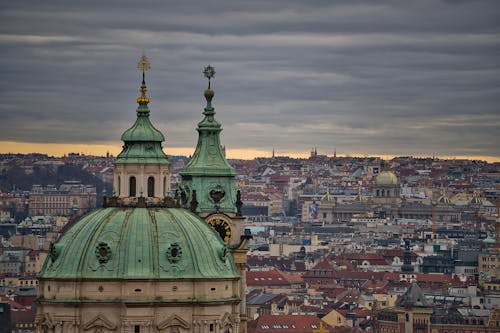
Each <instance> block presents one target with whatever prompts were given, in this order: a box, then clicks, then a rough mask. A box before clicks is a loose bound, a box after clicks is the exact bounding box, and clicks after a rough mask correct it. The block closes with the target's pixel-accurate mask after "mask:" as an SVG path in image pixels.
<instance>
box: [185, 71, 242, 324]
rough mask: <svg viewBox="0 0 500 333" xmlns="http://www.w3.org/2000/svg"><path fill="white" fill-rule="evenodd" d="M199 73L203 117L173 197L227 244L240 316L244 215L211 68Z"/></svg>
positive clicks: (213, 73)
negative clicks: (237, 280) (237, 279)
mask: <svg viewBox="0 0 500 333" xmlns="http://www.w3.org/2000/svg"><path fill="white" fill-rule="evenodd" d="M203 74H204V75H205V77H206V78H207V79H208V88H207V89H206V90H205V93H204V95H205V99H206V101H207V104H206V107H205V109H204V111H203V115H204V118H203V120H202V121H201V122H199V123H198V128H197V129H196V130H197V131H198V143H197V145H196V149H195V152H194V154H193V156H192V157H191V159H190V160H189V162H188V164H187V165H186V166H185V167H184V168H183V169H182V170H181V172H180V175H181V177H182V183H181V185H180V186H179V189H178V190H177V193H176V196H177V198H178V200H179V201H180V202H181V204H182V205H183V206H185V207H186V208H189V209H191V211H192V212H194V213H196V214H198V215H199V216H200V217H202V218H203V219H205V221H206V222H207V224H208V225H210V226H211V227H212V228H213V229H214V230H215V231H216V232H217V233H218V234H219V236H220V237H221V239H222V240H223V241H224V242H226V243H227V244H228V246H229V249H230V251H231V253H232V255H233V258H234V262H235V264H236V269H237V271H238V273H240V274H241V280H240V288H241V297H242V301H241V304H240V306H241V309H240V313H241V314H242V316H244V314H245V313H246V309H245V308H246V306H245V303H246V301H245V299H244V295H245V291H246V290H245V289H246V281H245V270H246V263H247V259H246V253H247V250H248V248H247V243H248V240H249V239H250V238H251V236H250V235H248V234H246V233H245V232H244V228H243V221H244V220H245V218H244V217H243V216H242V214H241V206H242V202H241V194H240V191H239V190H237V189H236V186H235V183H234V177H235V175H236V172H235V170H234V168H233V167H232V166H231V165H230V164H229V162H228V161H227V160H226V157H225V154H224V152H223V149H222V147H221V143H220V132H221V131H222V126H221V124H220V123H219V122H218V121H217V120H216V119H215V109H214V108H213V106H212V99H213V97H214V91H213V90H212V88H211V80H212V79H213V77H214V75H215V70H214V68H213V67H212V66H210V65H209V66H207V67H206V68H205V70H204V71H203ZM242 321H243V322H242V325H240V327H241V328H246V323H245V322H244V321H246V319H245V318H244V317H242ZM241 332H244V331H241Z"/></svg>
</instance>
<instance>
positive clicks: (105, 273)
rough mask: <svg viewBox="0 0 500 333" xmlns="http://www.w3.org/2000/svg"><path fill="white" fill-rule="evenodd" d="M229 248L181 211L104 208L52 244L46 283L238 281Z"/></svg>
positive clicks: (44, 270) (93, 213)
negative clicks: (108, 280)
mask: <svg viewBox="0 0 500 333" xmlns="http://www.w3.org/2000/svg"><path fill="white" fill-rule="evenodd" d="M238 277H239V275H238V274H237V272H236V269H235V266H234V262H233V259H232V257H231V255H230V254H229V251H228V248H227V245H226V244H225V243H224V242H223V241H222V240H221V239H220V237H219V236H218V235H217V234H216V233H215V232H214V231H213V230H212V228H210V227H209V226H208V225H207V224H206V223H205V222H204V221H202V220H201V219H200V218H199V217H198V216H197V215H195V214H193V213H191V212H190V211H188V210H185V209H181V208H101V209H97V210H95V211H93V212H91V213H89V214H87V215H86V216H84V217H83V218H82V219H80V220H79V221H77V222H76V223H75V224H73V225H72V226H71V227H70V228H69V229H68V230H66V231H65V232H64V233H63V234H62V235H61V237H60V238H59V239H58V240H57V242H56V243H55V244H53V245H52V246H51V249H50V253H49V256H48V257H47V259H46V261H45V264H44V267H43V269H42V272H41V278H44V279H51V278H56V279H182V278H189V279H198V278H200V279H201V278H203V279H204V278H214V279H222V278H238Z"/></svg>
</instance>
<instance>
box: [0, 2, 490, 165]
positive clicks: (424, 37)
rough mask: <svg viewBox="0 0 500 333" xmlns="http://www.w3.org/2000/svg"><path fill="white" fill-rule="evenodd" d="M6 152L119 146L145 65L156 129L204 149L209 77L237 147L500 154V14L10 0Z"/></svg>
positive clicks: (228, 140)
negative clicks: (211, 72)
mask: <svg viewBox="0 0 500 333" xmlns="http://www.w3.org/2000/svg"><path fill="white" fill-rule="evenodd" d="M0 19H1V20H2V23H3V24H2V29H1V31H0V45H1V47H2V53H1V54H0V57H1V60H2V67H1V69H0V70H1V75H2V80H1V81H0V84H1V86H0V87H1V89H0V97H1V101H0V114H1V119H2V121H1V122H0V141H18V142H35V143H75V144H77V143H91V144H101V143H109V142H117V141H118V140H119V136H120V134H121V133H122V132H123V131H124V130H125V129H126V128H127V127H128V126H130V125H131V123H132V122H133V120H134V118H135V113H134V110H135V97H137V95H138V87H139V81H140V75H139V73H138V71H137V70H136V69H135V66H136V63H137V60H138V58H139V57H140V55H141V54H142V52H143V51H144V52H146V54H147V55H148V57H149V58H150V60H151V63H152V70H151V71H150V72H148V76H147V81H148V87H149V95H150V97H151V104H150V107H151V109H152V119H153V121H154V123H155V125H156V126H157V127H158V128H159V129H161V130H162V131H163V132H164V133H165V134H166V137H167V143H166V145H167V146H169V147H194V145H195V142H196V139H197V137H196V132H195V131H194V127H195V126H196V123H197V122H198V121H199V120H200V119H201V111H202V107H203V104H204V101H203V97H202V92H203V89H204V88H205V87H206V81H205V80H204V78H203V77H202V74H201V71H202V69H203V66H204V65H206V64H208V63H211V64H213V65H214V66H215V68H216V71H217V74H216V77H215V83H214V86H215V92H216V96H215V99H214V105H215V107H216V110H217V117H218V119H219V120H220V121H221V122H222V123H223V126H224V132H223V141H224V143H225V144H226V146H227V147H228V148H232V149H244V148H247V149H256V150H268V151H271V149H272V148H273V147H275V148H276V149H277V151H278V152H280V151H281V152H300V151H307V150H309V149H310V148H311V147H313V146H315V147H318V150H319V151H320V152H322V153H327V154H332V153H333V151H334V149H335V148H336V150H337V152H341V153H344V154H396V155H398V154H402V155H433V154H437V155H448V156H449V155H488V156H497V157H498V156H500V148H499V147H500V146H499V145H498V142H500V135H499V134H498V133H499V132H500V131H499V128H500V126H499V125H500V5H499V4H498V1H496V0H492V1H451V0H450V1H437V0H435V1H430V0H420V1H414V2H402V1H377V2H374V1H369V0H366V1H352V0H351V1H335V2H333V1H320V0H318V1H311V0H310V1H290V0H287V1H277V0H274V1H270V0H262V1H260V0H253V1H210V2H207V1H204V2H195V1H189V2H188V3H181V1H175V2H174V1H154V2H141V3H137V2H136V1H133V2H132V1H105V2H103V1H71V2H68V1H43V2H40V1H10V2H7V3H4V4H2V9H1V11H0Z"/></svg>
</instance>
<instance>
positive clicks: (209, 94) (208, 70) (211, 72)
mask: <svg viewBox="0 0 500 333" xmlns="http://www.w3.org/2000/svg"><path fill="white" fill-rule="evenodd" d="M203 75H204V76H205V77H206V78H207V79H208V88H207V90H205V94H204V95H205V98H206V100H207V102H208V104H209V105H210V103H211V102H212V98H213V97H214V91H213V90H212V89H211V88H210V83H211V79H212V78H213V77H214V76H215V68H213V67H212V66H211V65H208V66H207V67H205V69H203Z"/></svg>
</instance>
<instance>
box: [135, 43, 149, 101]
mask: <svg viewBox="0 0 500 333" xmlns="http://www.w3.org/2000/svg"><path fill="white" fill-rule="evenodd" d="M137 69H139V70H140V71H142V85H141V89H140V90H139V91H140V92H141V97H138V98H137V103H139V104H148V103H149V98H148V97H147V96H146V92H147V91H148V88H147V87H146V71H147V70H149V69H151V64H150V63H149V60H148V57H146V55H145V54H144V53H143V54H142V56H141V59H139V62H138V63H137Z"/></svg>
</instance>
